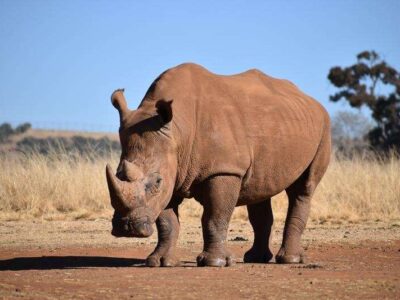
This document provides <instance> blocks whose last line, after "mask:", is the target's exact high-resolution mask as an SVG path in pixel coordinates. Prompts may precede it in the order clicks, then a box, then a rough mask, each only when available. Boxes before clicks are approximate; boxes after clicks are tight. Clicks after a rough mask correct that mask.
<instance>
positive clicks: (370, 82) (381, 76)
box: [328, 51, 400, 151]
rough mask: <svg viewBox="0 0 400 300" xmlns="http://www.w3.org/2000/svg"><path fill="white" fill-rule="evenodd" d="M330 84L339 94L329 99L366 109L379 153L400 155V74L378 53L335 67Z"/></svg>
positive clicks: (370, 135)
mask: <svg viewBox="0 0 400 300" xmlns="http://www.w3.org/2000/svg"><path fill="white" fill-rule="evenodd" d="M328 79H329V80H330V82H331V83H332V84H333V85H334V86H336V87H337V88H340V90H339V91H338V92H337V93H336V94H334V95H332V96H330V100H331V101H334V102H337V101H339V100H341V99H345V100H346V101H348V103H349V104H350V105H351V106H352V107H356V108H360V107H361V106H367V107H368V108H369V109H370V110H371V112H372V118H373V119H374V120H375V121H376V126H375V127H374V128H372V129H371V130H370V131H369V133H368V138H369V142H370V144H371V145H372V146H373V147H374V148H376V149H379V150H384V151H388V150H390V149H393V148H394V149H397V150H398V151H400V74H399V72H398V71H397V70H396V69H394V68H393V67H391V66H390V65H388V64H387V63H386V62H385V61H384V60H382V59H381V58H380V57H379V55H378V54H377V53H376V52H375V51H364V52H361V53H360V54H358V55H357V63H356V64H354V65H352V66H349V67H345V68H342V67H333V68H331V69H330V71H329V74H328Z"/></svg>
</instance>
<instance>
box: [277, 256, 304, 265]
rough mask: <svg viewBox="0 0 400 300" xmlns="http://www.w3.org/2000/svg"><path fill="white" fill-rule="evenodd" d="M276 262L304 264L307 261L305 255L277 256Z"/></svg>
mask: <svg viewBox="0 0 400 300" xmlns="http://www.w3.org/2000/svg"><path fill="white" fill-rule="evenodd" d="M275 261H276V263H277V264H303V263H304V261H305V260H304V256H303V255H277V256H276V257H275Z"/></svg>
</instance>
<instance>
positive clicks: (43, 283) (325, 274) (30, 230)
mask: <svg viewBox="0 0 400 300" xmlns="http://www.w3.org/2000/svg"><path fill="white" fill-rule="evenodd" d="M183 225H184V228H183V230H182V233H181V239H180V243H179V254H180V257H181V259H182V261H183V266H182V267H179V268H171V269H170V268H155V269H150V268H146V267H144V259H145V258H146V256H147V255H148V254H149V253H150V252H151V251H152V249H153V247H154V244H155V242H156V239H155V237H152V238H150V239H143V240H140V239H115V238H113V237H112V236H111V235H110V233H109V230H110V224H109V222H108V221H105V220H99V221H96V222H95V221H92V222H90V221H73V222H39V221H35V222H32V221H30V222H4V223H0V235H1V241H0V297H3V298H20V297H24V298H28V299H31V298H35V299H50V298H85V299H95V298H96V299H98V298H115V297H116V296H117V297H118V298H135V299H136V298H175V299H181V298H189V299H191V298H193V299H197V298H201V299H204V298H207V297H212V298H216V299H220V298H228V297H229V298H251V299H265V298H279V299H284V298H287V299H292V298H300V299H302V298H310V297H312V298H322V297H324V298H328V299H330V298H331V299H333V298H357V299H360V298H375V299H377V298H379V299H384V298H393V299H396V298H397V299H398V298H399V297H400V227H399V226H398V225H397V223H393V224H384V223H378V224H376V223H371V224H357V225H354V224H349V225H342V226H340V227H333V226H319V225H318V226H317V225H310V226H309V228H308V229H307V231H306V232H305V236H304V240H303V244H304V246H305V248H306V256H307V258H308V261H307V263H306V264H302V265H276V264H275V263H270V264H243V263H242V256H243V254H244V252H245V251H246V250H247V249H248V248H249V247H250V246H251V243H252V237H251V235H252V234H251V229H250V228H249V227H248V224H247V223H246V222H234V223H233V224H232V225H231V228H230V232H229V237H228V240H229V242H228V244H229V248H230V249H231V250H232V252H233V253H234V255H235V257H236V261H237V263H236V265H235V266H233V267H231V268H197V267H196V266H195V258H196V255H197V254H198V253H199V252H200V251H201V248H202V245H201V235H200V232H201V229H200V228H199V224H197V223H196V222H191V223H189V224H186V225H185V224H183ZM281 227H282V226H281V224H277V226H276V227H275V228H276V229H275V232H274V239H273V250H274V252H275V253H276V251H277V250H278V248H279V243H280V238H281V233H282V228H281Z"/></svg>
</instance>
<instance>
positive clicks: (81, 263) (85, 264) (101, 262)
mask: <svg viewBox="0 0 400 300" xmlns="http://www.w3.org/2000/svg"><path fill="white" fill-rule="evenodd" d="M144 263H145V260H144V259H137V258H121V257H107V256H42V257H16V258H12V259H7V260H0V271H21V270H52V269H77V268H95V267H103V268H104V267H106V268H107V267H108V268H126V267H142V266H144Z"/></svg>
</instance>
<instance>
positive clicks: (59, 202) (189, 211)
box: [0, 153, 400, 224]
mask: <svg viewBox="0 0 400 300" xmlns="http://www.w3.org/2000/svg"><path fill="white" fill-rule="evenodd" d="M107 162H112V163H113V165H114V167H115V166H116V165H117V162H118V156H117V155H109V157H104V156H103V157H90V156H82V155H72V156H71V155H69V154H68V153H64V154H61V155H60V154H59V153H58V154H56V153H55V154H54V155H46V156H45V155H40V154H35V153H33V154H28V155H1V156H0V168H1V170H2V172H1V173H0V219H2V220H19V219H30V218H42V219H45V220H63V219H82V218H83V219H96V218H109V217H110V216H111V214H112V208H111V205H110V203H109V197H108V191H107V186H106V180H105V165H106V163H107ZM399 182H400V159H399V158H398V157H396V156H395V155H392V156H391V157H390V158H389V159H381V158H379V157H377V156H369V157H360V156H359V157H353V158H352V159H348V158H347V159H337V158H332V161H331V164H330V166H329V169H328V171H327V173H326V175H325V177H324V178H323V180H322V182H321V183H320V185H319V187H318V189H317V191H316V193H315V196H314V198H313V203H312V211H311V216H310V219H311V221H312V222H317V223H326V222H331V223H333V224H335V223H336V224H340V223H342V222H359V221H366V220H367V221H371V220H372V221H377V220H380V221H393V220H397V219H399V216H400V184H399ZM273 208H274V215H275V220H278V221H282V220H284V218H285V215H286V209H287V199H286V195H285V193H281V194H279V195H277V196H276V197H274V198H273ZM201 212H202V208H201V206H200V205H199V204H198V203H197V202H196V201H194V200H192V199H189V200H186V201H185V202H184V204H183V206H182V208H181V210H180V213H181V218H182V219H186V218H193V217H199V216H200V215H201ZM238 218H239V219H246V218H247V212H246V208H245V207H238V208H237V209H236V210H235V213H234V216H233V219H238Z"/></svg>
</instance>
